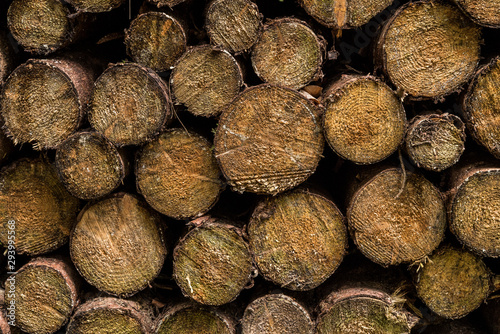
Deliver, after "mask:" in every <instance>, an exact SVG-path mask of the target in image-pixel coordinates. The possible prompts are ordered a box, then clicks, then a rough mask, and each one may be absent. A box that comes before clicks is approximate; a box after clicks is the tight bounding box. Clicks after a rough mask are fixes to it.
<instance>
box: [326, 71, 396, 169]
mask: <svg viewBox="0 0 500 334" xmlns="http://www.w3.org/2000/svg"><path fill="white" fill-rule="evenodd" d="M323 103H324V104H325V113H324V116H323V125H324V128H325V138H326V141H327V142H328V144H329V145H330V147H331V148H332V150H333V151H334V152H335V153H337V154H338V155H339V156H340V157H342V158H343V159H347V160H350V161H353V162H354V163H356V164H372V163H375V162H379V161H381V160H384V159H385V158H387V157H388V156H390V155H391V154H392V153H394V152H395V151H396V150H397V148H398V147H399V145H400V144H401V143H402V142H403V138H404V133H405V129H406V115H405V110H404V108H403V104H402V103H401V101H400V99H399V98H398V97H397V95H396V94H395V93H394V92H393V91H392V90H391V89H390V88H389V86H387V85H386V84H385V83H383V82H382V81H380V80H379V79H378V78H376V77H373V76H359V75H344V76H342V77H341V78H340V79H339V80H337V81H336V82H334V83H333V84H332V85H331V86H330V87H329V88H327V90H326V91H325V93H324V96H323Z"/></svg>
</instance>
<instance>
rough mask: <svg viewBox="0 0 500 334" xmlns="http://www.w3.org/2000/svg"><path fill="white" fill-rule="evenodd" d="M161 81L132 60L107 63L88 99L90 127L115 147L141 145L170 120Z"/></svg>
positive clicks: (169, 112) (165, 88)
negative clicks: (108, 65) (107, 66)
mask: <svg viewBox="0 0 500 334" xmlns="http://www.w3.org/2000/svg"><path fill="white" fill-rule="evenodd" d="M170 118H171V111H170V99H169V96H168V88H167V85H166V84H165V82H163V80H162V79H161V78H160V77H159V76H158V75H157V74H156V73H155V72H153V71H152V70H150V69H148V68H146V67H143V66H141V65H139V64H135V63H120V64H115V65H112V66H110V67H109V68H108V69H106V70H105V71H104V73H103V74H101V76H100V77H99V78H98V79H97V81H96V83H95V86H94V91H93V93H92V98H91V102H90V110H89V121H90V124H91V125H92V127H93V128H94V129H95V130H97V131H98V132H100V133H102V134H103V135H104V136H105V137H106V138H108V139H109V140H110V141H111V142H113V143H114V144H115V145H117V146H123V145H141V144H144V143H145V142H147V141H149V140H151V139H152V138H153V137H155V136H156V135H157V134H158V132H159V131H160V129H161V128H162V126H163V125H165V123H166V122H167V121H168V120H170Z"/></svg>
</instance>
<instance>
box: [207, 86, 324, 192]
mask: <svg viewBox="0 0 500 334" xmlns="http://www.w3.org/2000/svg"><path fill="white" fill-rule="evenodd" d="M322 131H323V130H322V126H321V119H320V112H319V110H318V109H317V108H316V107H315V106H314V105H313V104H312V102H310V101H308V100H307V99H306V98H305V97H303V96H302V95H301V94H299V93H297V92H296V91H293V90H290V89H287V88H281V87H276V86H272V85H260V86H255V87H252V88H249V89H247V90H245V91H243V93H241V94H240V95H239V96H238V97H236V98H235V100H233V101H232V102H231V104H230V105H229V106H228V107H227V108H226V109H225V110H224V111H223V112H222V114H221V117H220V119H219V124H218V127H217V132H216V135H215V141H214V144H215V156H216V158H217V160H218V162H219V166H220V167H221V169H222V172H223V174H224V176H225V177H226V179H227V181H228V183H229V184H230V185H231V187H232V188H233V189H234V190H236V191H239V192H244V191H248V192H254V193H261V194H272V195H275V194H277V193H280V192H283V191H285V190H288V189H291V188H293V187H295V186H297V185H299V184H300V183H302V182H303V181H305V180H306V179H307V178H308V177H309V176H310V175H312V174H313V173H314V171H315V170H316V167H317V165H318V162H319V160H320V158H321V154H322V153H323V146H324V139H323V134H322Z"/></svg>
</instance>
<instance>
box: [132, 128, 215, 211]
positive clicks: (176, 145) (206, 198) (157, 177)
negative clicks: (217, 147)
mask: <svg viewBox="0 0 500 334" xmlns="http://www.w3.org/2000/svg"><path fill="white" fill-rule="evenodd" d="M135 173H136V176H137V189H138V191H139V192H140V193H141V194H142V195H143V196H144V198H145V199H146V201H147V202H148V203H149V204H150V205H151V206H152V207H153V208H154V209H155V210H157V211H159V212H161V213H163V214H164V215H167V216H169V217H173V218H176V219H186V218H194V217H199V216H201V215H203V214H205V213H206V212H207V211H208V210H209V209H210V208H211V207H212V206H213V205H214V204H215V203H216V202H217V200H218V198H219V194H220V192H221V191H222V189H223V182H222V180H221V179H220V170H219V167H218V166H217V161H216V160H215V157H214V156H213V153H212V150H211V144H210V143H209V142H208V141H207V140H206V139H205V138H204V137H202V136H200V135H198V134H196V133H194V132H187V131H184V130H182V129H171V130H168V131H167V132H164V133H162V134H161V135H160V136H159V137H158V138H156V139H155V140H154V141H152V142H151V143H148V144H147V145H146V146H144V148H143V149H142V151H141V152H140V154H139V155H138V158H137V160H136V171H135Z"/></svg>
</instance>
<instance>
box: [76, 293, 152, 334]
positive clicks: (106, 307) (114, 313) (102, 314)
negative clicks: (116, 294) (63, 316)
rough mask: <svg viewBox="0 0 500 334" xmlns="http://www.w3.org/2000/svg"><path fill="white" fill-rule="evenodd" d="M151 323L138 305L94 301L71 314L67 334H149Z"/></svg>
mask: <svg viewBox="0 0 500 334" xmlns="http://www.w3.org/2000/svg"><path fill="white" fill-rule="evenodd" d="M151 326H152V320H151V317H150V315H149V314H148V313H147V312H146V311H145V310H144V309H143V308H142V307H141V305H140V304H138V303H136V302H134V301H131V300H125V299H118V298H111V297H104V298H95V299H92V300H90V301H88V302H86V303H85V304H82V305H81V306H80V307H78V308H77V309H76V311H75V314H74V315H73V317H71V321H70V323H69V325H68V330H67V331H66V333H67V334H95V333H109V334H111V333H113V334H149V333H151Z"/></svg>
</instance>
